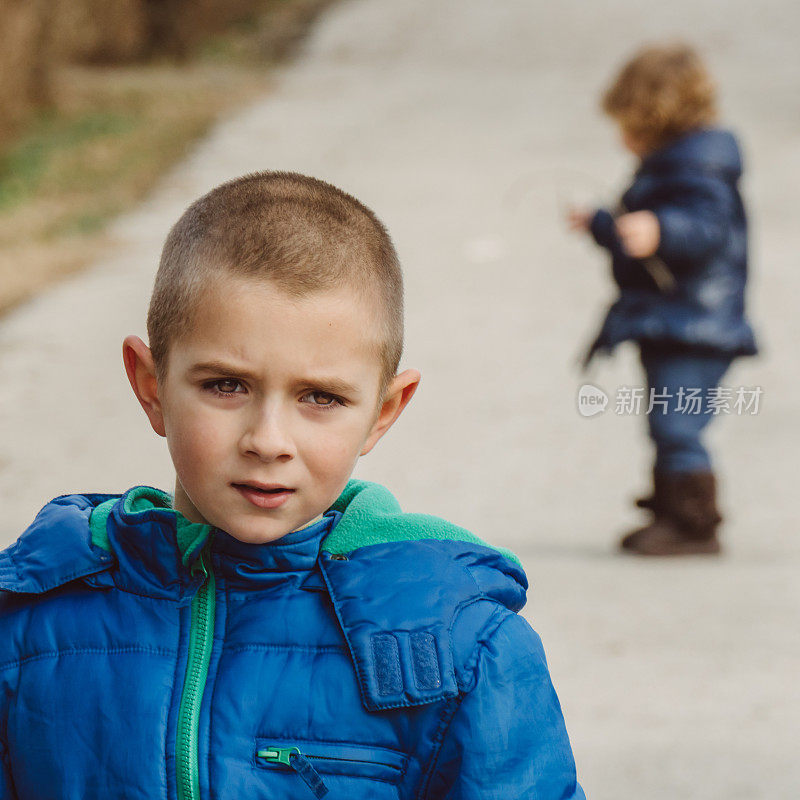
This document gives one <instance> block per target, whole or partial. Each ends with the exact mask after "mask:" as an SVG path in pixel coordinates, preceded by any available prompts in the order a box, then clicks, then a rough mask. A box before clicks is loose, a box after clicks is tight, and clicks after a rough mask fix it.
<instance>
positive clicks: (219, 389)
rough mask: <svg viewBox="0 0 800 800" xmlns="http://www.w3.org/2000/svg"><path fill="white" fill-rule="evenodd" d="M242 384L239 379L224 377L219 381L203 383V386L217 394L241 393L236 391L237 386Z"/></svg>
mask: <svg viewBox="0 0 800 800" xmlns="http://www.w3.org/2000/svg"><path fill="white" fill-rule="evenodd" d="M241 385H242V384H241V381H237V380H235V379H233V378H222V379H221V380H218V381H210V382H208V383H205V384H203V388H204V389H209V390H210V391H212V392H214V394H217V395H231V394H240V392H237V391H236V387H237V386H241Z"/></svg>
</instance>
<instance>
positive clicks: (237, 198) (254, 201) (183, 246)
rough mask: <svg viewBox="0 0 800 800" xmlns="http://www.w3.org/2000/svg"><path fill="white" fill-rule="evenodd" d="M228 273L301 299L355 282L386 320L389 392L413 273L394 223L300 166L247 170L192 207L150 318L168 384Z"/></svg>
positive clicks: (172, 238)
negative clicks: (402, 259)
mask: <svg viewBox="0 0 800 800" xmlns="http://www.w3.org/2000/svg"><path fill="white" fill-rule="evenodd" d="M227 276H237V277H244V278H253V279H256V280H264V281H270V282H272V283H274V284H275V285H276V286H277V287H278V288H280V289H281V290H282V291H284V292H286V293H287V294H288V295H290V296H293V297H303V296H305V295H308V294H312V293H314V292H319V291H325V290H331V289H336V288H337V287H341V286H347V287H350V288H352V289H353V291H355V292H356V293H357V294H359V295H360V296H361V297H362V298H363V299H364V301H365V302H366V303H367V304H368V307H369V308H370V309H373V310H374V311H375V315H376V319H377V320H379V326H380V341H379V342H376V355H377V357H378V358H379V359H380V362H381V384H380V389H381V395H382V394H383V392H384V391H385V389H386V386H387V385H388V383H389V381H390V380H391V379H392V377H393V376H394V375H395V373H396V371H397V366H398V364H399V361H400V356H401V353H402V349H403V279H402V273H401V270H400V263H399V260H398V257H397V253H396V251H395V249H394V245H393V244H392V240H391V238H390V237H389V234H388V232H387V230H386V228H385V227H384V225H383V224H382V223H381V222H380V220H379V219H378V218H377V217H376V216H375V214H374V213H373V212H372V211H370V210H369V209H368V208H367V207H366V206H364V205H363V204H362V203H360V202H359V201H358V200H356V199H355V198H354V197H352V196H350V195H349V194H346V193H345V192H343V191H341V190H340V189H337V188H336V187H335V186H332V185H331V184H329V183H325V182H324V181H320V180H317V179H316V178H309V177H307V176H305V175H300V174H297V173H294V172H256V173H252V174H249V175H244V176H243V177H240V178H236V179H234V180H231V181H228V182H227V183H224V184H222V185H221V186H217V187H216V188H215V189H212V190H211V191H210V192H209V193H208V194H206V195H204V196H203V197H201V198H199V199H198V200H196V201H195V202H194V203H192V205H190V206H189V208H188V209H186V211H185V212H184V214H183V215H182V216H181V218H180V219H179V220H178V221H177V222H176V223H175V225H173V227H172V229H171V230H170V232H169V234H168V236H167V239H166V241H165V243H164V248H163V251H162V253H161V262H160V264H159V268H158V272H157V274H156V279H155V285H154V287H153V294H152V296H151V298H150V308H149V310H148V314H147V334H148V338H149V340H150V342H149V343H150V350H151V352H152V354H153V360H154V363H155V367H156V373H157V377H158V378H159V380H163V378H164V376H165V375H166V372H167V362H168V356H169V348H170V346H171V345H172V343H173V342H175V341H176V340H178V339H180V338H181V337H183V336H185V335H187V334H188V333H189V332H190V331H191V328H192V324H193V318H194V311H195V309H196V308H197V306H198V304H199V302H200V299H201V297H202V295H203V292H204V291H205V290H206V289H208V288H209V287H210V286H213V285H215V283H216V281H218V280H219V279H222V280H223V281H224V279H225V277H227Z"/></svg>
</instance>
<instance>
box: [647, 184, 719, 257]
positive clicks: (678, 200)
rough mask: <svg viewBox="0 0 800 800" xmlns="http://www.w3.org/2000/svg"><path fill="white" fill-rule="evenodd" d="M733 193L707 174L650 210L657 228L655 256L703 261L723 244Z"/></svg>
mask: <svg viewBox="0 0 800 800" xmlns="http://www.w3.org/2000/svg"><path fill="white" fill-rule="evenodd" d="M734 202H735V198H734V192H733V191H732V190H731V187H730V186H729V185H728V184H727V183H726V182H725V181H724V180H722V179H720V178H714V177H708V178H705V179H703V180H698V181H695V182H693V183H691V184H687V185H684V186H682V187H681V189H680V191H679V192H678V191H676V192H675V195H674V199H672V200H671V201H670V202H668V203H664V204H663V205H659V206H658V207H656V208H654V209H653V212H654V213H655V215H656V217H657V218H658V224H659V228H660V241H659V245H658V249H657V250H656V255H657V256H660V257H661V258H663V259H664V261H666V262H675V261H678V262H692V261H702V260H704V259H705V258H706V257H708V256H709V255H711V254H712V253H713V252H714V251H715V250H718V249H719V248H720V247H722V245H723V244H724V243H725V240H726V238H727V236H728V233H729V231H730V228H731V225H732V224H733V216H734V213H735V212H734Z"/></svg>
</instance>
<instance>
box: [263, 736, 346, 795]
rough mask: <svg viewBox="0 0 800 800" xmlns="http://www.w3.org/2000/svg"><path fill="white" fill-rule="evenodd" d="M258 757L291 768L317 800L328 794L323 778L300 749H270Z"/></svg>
mask: <svg viewBox="0 0 800 800" xmlns="http://www.w3.org/2000/svg"><path fill="white" fill-rule="evenodd" d="M256 755H257V756H258V757H259V758H263V759H264V760H265V761H272V762H274V763H278V764H285V765H286V766H287V767H291V768H292V769H293V770H294V771H295V772H296V773H297V774H298V775H299V776H300V777H301V778H302V779H303V782H304V783H305V785H306V786H308V788H309V789H310V790H311V791H312V792H313V794H314V797H316V798H317V800H321V798H323V797H325V795H326V794H328V787H327V786H326V785H325V783H324V782H323V780H322V776H321V775H320V774H319V773H318V772H317V771H316V770H315V769H314V767H313V765H312V764H311V762H310V761H309V760H308V758H307V757H306V756H304V755H303V754H302V753H301V752H300V748H299V747H270V748H268V749H266V750H259V751H258V752H257V753H256ZM312 758H313V756H312ZM337 760H338V759H337Z"/></svg>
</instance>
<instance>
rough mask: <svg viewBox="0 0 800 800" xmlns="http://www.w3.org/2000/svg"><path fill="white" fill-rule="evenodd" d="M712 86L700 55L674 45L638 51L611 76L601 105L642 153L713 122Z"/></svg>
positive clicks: (714, 90)
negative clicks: (639, 144) (641, 145)
mask: <svg viewBox="0 0 800 800" xmlns="http://www.w3.org/2000/svg"><path fill="white" fill-rule="evenodd" d="M715 95H716V87H715V85H714V82H713V81H712V79H711V76H710V75H709V73H708V70H707V69H706V66H705V64H704V63H703V61H702V59H701V58H700V56H699V55H698V54H697V52H696V51H695V50H694V49H693V48H692V47H690V46H689V45H687V44H685V43H683V42H674V43H671V44H664V45H651V46H647V47H643V48H642V49H641V50H639V51H638V52H637V53H636V55H634V57H633V58H632V59H630V61H628V62H627V63H626V64H625V65H624V66H623V67H622V69H621V70H620V72H619V73H618V74H617V76H616V78H615V79H614V82H613V83H612V84H611V86H610V87H609V88H608V89H607V90H606V92H605V94H604V95H603V100H602V107H603V111H605V112H606V113H607V114H608V115H609V116H611V117H613V118H614V119H615V120H616V121H617V122H618V123H619V124H620V125H621V126H622V127H623V128H625V129H626V130H628V131H630V132H631V133H632V134H634V135H635V136H636V137H637V138H638V139H639V140H640V141H642V142H643V143H644V144H645V145H646V146H647V147H648V149H657V148H659V147H662V146H663V145H665V144H667V143H668V142H670V141H671V140H673V139H675V138H677V137H678V136H680V135H682V134H684V133H686V132H688V131H690V130H693V129H695V128H699V127H702V126H703V125H708V124H710V123H712V122H714V120H715V119H716V116H717V110H716V96H715Z"/></svg>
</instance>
